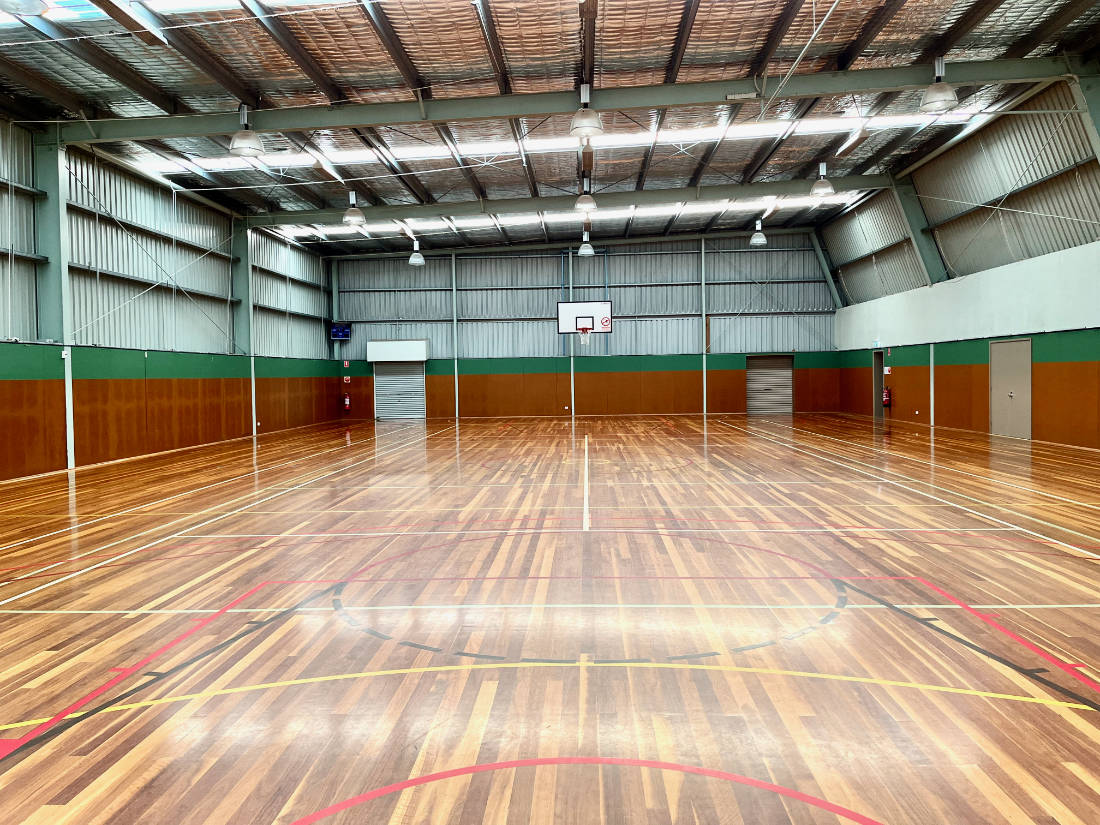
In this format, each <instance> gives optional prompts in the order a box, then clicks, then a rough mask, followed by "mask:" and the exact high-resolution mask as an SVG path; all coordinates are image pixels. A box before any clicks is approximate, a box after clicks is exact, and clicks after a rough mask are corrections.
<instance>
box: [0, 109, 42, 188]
mask: <svg viewBox="0 0 1100 825" xmlns="http://www.w3.org/2000/svg"><path fill="white" fill-rule="evenodd" d="M33 158H34V154H33V145H32V143H31V133H30V132H28V131H27V130H26V129H23V128H22V127H20V126H16V125H15V124H13V123H11V122H10V121H7V120H0V180H4V181H12V182H13V183H18V184H22V185H23V186H34V160H33Z"/></svg>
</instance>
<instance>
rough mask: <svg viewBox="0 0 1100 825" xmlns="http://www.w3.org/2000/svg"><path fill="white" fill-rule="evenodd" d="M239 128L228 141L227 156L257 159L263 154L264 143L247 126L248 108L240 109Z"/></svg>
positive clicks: (243, 106) (242, 107)
mask: <svg viewBox="0 0 1100 825" xmlns="http://www.w3.org/2000/svg"><path fill="white" fill-rule="evenodd" d="M240 113H241V128H240V129H239V130H237V131H236V132H234V134H233V137H232V138H231V139H230V141H229V154H231V155H235V156H236V157H239V158H258V157H259V156H260V155H262V154H263V153H264V142H263V141H262V140H260V136H259V135H258V134H256V133H255V132H253V131H252V129H250V128H249V126H248V106H247V105H245V104H244V103H242V104H241V107H240Z"/></svg>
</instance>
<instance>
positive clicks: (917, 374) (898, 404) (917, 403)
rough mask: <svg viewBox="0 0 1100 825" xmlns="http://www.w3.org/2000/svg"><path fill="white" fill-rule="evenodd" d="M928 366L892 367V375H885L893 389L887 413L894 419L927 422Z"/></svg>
mask: <svg viewBox="0 0 1100 825" xmlns="http://www.w3.org/2000/svg"><path fill="white" fill-rule="evenodd" d="M928 378H929V376H928V367H926V366H925V367H892V368H891V373H890V375H885V376H883V379H884V381H885V383H886V386H887V387H889V388H890V389H891V391H892V393H893V394H892V397H891V399H890V408H889V410H888V411H887V415H888V416H889V417H890V418H891V419H892V420H894V421H913V422H916V423H918V424H927V423H928V422H929V418H930V416H929V415H928V403H929V395H928Z"/></svg>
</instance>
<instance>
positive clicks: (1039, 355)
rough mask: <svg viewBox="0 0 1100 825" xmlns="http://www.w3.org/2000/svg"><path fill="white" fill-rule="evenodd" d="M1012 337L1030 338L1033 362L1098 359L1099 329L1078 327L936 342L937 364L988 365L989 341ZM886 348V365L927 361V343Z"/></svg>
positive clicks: (1004, 339) (921, 364) (908, 364)
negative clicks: (1061, 330) (1056, 330)
mask: <svg viewBox="0 0 1100 825" xmlns="http://www.w3.org/2000/svg"><path fill="white" fill-rule="evenodd" d="M1014 338H1030V339H1031V359H1032V361H1033V362H1035V363H1036V364H1050V363H1064V362H1080V361H1100V329H1078V330H1070V331H1067V332H1035V333H1031V334H1021V335H1008V336H1002V337H998V338H972V339H968V340H965V341H943V342H937V343H936V364H937V365H943V366H955V365H963V364H988V363H989V343H990V341H1010V340H1012V339H1014ZM884 349H886V348H884ZM889 349H890V351H891V352H890V354H889V355H886V356H885V363H886V364H887V365H888V366H897V367H907V366H924V365H927V364H928V357H929V345H928V344H918V345H915V346H904V347H890V348H889ZM866 352H868V350H845V351H844V352H841V353H840V355H841V356H844V357H853V358H854V357H857V356H855V355H853V353H866ZM861 366H862V364H861Z"/></svg>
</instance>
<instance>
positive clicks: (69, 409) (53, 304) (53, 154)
mask: <svg viewBox="0 0 1100 825" xmlns="http://www.w3.org/2000/svg"><path fill="white" fill-rule="evenodd" d="M33 159H34V184H35V186H36V187H38V188H39V189H41V190H42V191H43V192H45V193H46V196H45V197H43V198H39V199H38V200H37V201H35V221H34V232H35V238H34V243H35V251H36V252H37V253H38V254H39V255H42V256H44V257H45V258H46V260H45V261H44V262H42V263H39V264H38V268H37V272H36V276H35V282H36V284H35V285H36V288H37V292H38V303H37V310H38V338H39V339H40V340H43V341H56V342H57V343H59V344H61V345H62V350H61V358H62V359H63V360H64V362H65V459H66V460H65V465H66V466H67V467H69V468H70V469H71V468H73V467H75V466H76V442H75V437H74V434H73V359H72V355H73V352H72V346H73V344H74V343H75V333H74V331H73V309H72V308H73V302H72V295H71V289H70V284H69V216H68V207H69V170H68V166H67V164H66V158H65V145H64V144H63V143H60V142H58V141H57V140H56V139H55V138H54V137H53V136H52V135H50V134H48V133H47V134H40V135H35V136H34V153H33Z"/></svg>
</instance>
